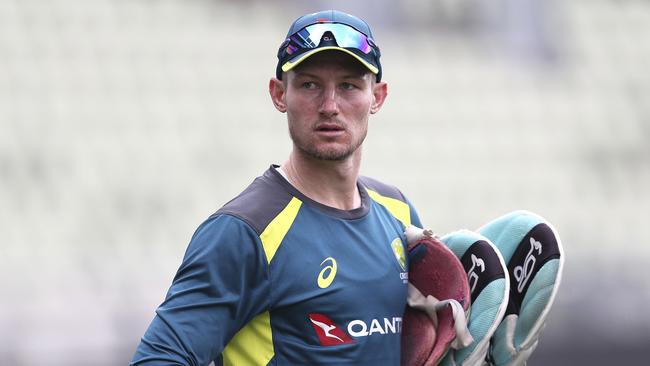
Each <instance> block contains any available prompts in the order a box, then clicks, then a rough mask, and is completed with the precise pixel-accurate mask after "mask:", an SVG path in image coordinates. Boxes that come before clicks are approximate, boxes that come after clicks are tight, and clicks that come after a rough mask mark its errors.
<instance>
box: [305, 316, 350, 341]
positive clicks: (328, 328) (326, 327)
mask: <svg viewBox="0 0 650 366" xmlns="http://www.w3.org/2000/svg"><path fill="white" fill-rule="evenodd" d="M309 320H311V322H312V323H314V324H315V325H316V326H317V327H319V328H320V329H322V330H323V334H324V336H325V337H327V338H334V339H338V340H339V341H340V342H341V343H343V342H344V341H343V340H342V339H341V338H339V337H337V336H335V335H334V334H332V333H330V332H331V331H333V330H334V329H336V325H329V324H325V323H323V322H319V321H318V320H314V319H312V318H309Z"/></svg>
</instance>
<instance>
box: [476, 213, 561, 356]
mask: <svg viewBox="0 0 650 366" xmlns="http://www.w3.org/2000/svg"><path fill="white" fill-rule="evenodd" d="M478 231H479V232H480V233H481V234H482V235H484V236H485V237H487V238H489V239H490V240H491V241H492V242H493V243H494V245H495V246H496V247H497V248H498V249H499V251H500V252H501V254H502V256H503V259H504V260H505V262H506V263H507V267H508V273H509V277H510V298H509V301H508V307H507V309H506V315H505V317H504V319H503V321H502V322H501V324H500V325H499V327H498V328H497V330H496V332H495V333H494V336H493V337H492V345H491V347H490V357H489V359H490V362H491V363H492V364H494V365H497V366H504V365H506V366H518V365H525V363H526V360H527V359H528V358H529V357H530V355H531V354H532V352H533V351H534V350H535V348H536V347H537V343H538V340H539V336H540V334H541V332H542V330H543V328H544V323H545V321H546V318H547V316H548V313H549V310H550V308H551V306H552V305H553V301H554V299H555V296H556V294H557V291H558V288H559V286H560V280H561V278H562V269H563V267H564V253H563V249H562V244H561V241H560V237H559V236H558V234H557V231H556V230H555V229H554V228H553V226H552V225H551V224H550V223H549V222H548V221H546V220H545V219H544V218H542V217H540V216H538V215H535V214H533V213H531V212H527V211H516V212H512V213H510V214H507V215H505V216H502V217H499V218H497V219H496V220H494V221H492V222H490V223H488V224H486V225H485V226H483V227H481V228H480V229H479V230H478Z"/></svg>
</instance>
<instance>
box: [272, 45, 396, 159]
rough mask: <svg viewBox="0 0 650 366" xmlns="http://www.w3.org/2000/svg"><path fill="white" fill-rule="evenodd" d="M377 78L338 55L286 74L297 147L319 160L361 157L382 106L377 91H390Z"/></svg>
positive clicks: (317, 59)
mask: <svg viewBox="0 0 650 366" xmlns="http://www.w3.org/2000/svg"><path fill="white" fill-rule="evenodd" d="M374 78H375V76H374V75H373V74H371V73H370V72H368V70H367V69H366V68H364V67H363V66H362V65H361V64H360V63H359V62H358V61H356V60H355V59H354V58H352V57H351V56H349V55H347V54H345V53H343V52H339V51H323V52H320V53H317V54H315V55H313V56H311V57H309V58H308V59H307V60H305V61H304V62H303V63H301V64H300V65H299V66H297V67H296V68H295V69H293V70H290V71H289V72H288V73H286V74H285V77H284V78H283V79H284V81H283V82H282V87H283V88H284V91H283V95H282V98H281V99H282V101H283V102H284V109H285V110H284V111H286V112H287V119H288V122H289V133H290V135H291V139H292V140H293V143H294V147H295V148H296V149H298V150H299V151H300V152H301V153H303V154H305V155H307V156H308V157H311V158H316V159H319V160H337V161H338V160H344V159H346V158H348V157H350V156H351V155H352V154H353V153H355V152H356V151H358V150H359V148H360V146H361V144H362V143H363V140H364V139H365V137H366V134H367V131H368V117H369V116H370V114H371V113H375V112H376V111H377V110H378V109H379V106H380V103H377V99H378V98H377V90H376V88H377V87H380V89H381V90H383V91H384V93H385V90H386V87H385V84H384V83H380V84H378V83H375V82H374ZM382 86H383V87H382ZM384 96H385V95H384ZM380 99H381V101H382V102H383V97H381V98H380ZM274 101H275V99H274ZM276 107H277V104H276Z"/></svg>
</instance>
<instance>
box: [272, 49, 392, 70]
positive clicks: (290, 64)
mask: <svg viewBox="0 0 650 366" xmlns="http://www.w3.org/2000/svg"><path fill="white" fill-rule="evenodd" d="M327 50H337V51H342V52H345V53H347V54H348V55H350V56H352V57H354V58H355V59H357V60H358V61H359V62H361V63H362V64H363V65H364V66H365V67H366V68H368V70H370V72H372V73H373V74H375V75H376V74H377V73H379V69H378V68H377V67H376V66H374V65H373V64H371V63H369V62H368V61H366V60H364V59H362V58H361V57H359V55H357V54H355V53H354V52H352V51H350V50H347V49H345V48H341V47H336V46H328V47H320V48H315V49H313V50H311V51H308V52H305V53H303V54H302V55H300V56H299V57H297V58H296V59H294V60H291V61H287V62H285V63H284V65H282V71H283V72H287V71H289V70H291V69H293V68H294V67H296V66H298V65H299V64H300V63H301V62H303V61H305V60H306V59H307V58H308V57H309V56H311V55H314V54H316V53H318V52H321V51H327Z"/></svg>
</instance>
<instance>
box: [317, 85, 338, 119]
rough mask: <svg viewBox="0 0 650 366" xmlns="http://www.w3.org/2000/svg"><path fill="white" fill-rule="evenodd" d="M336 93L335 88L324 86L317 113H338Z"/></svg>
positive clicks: (329, 114)
mask: <svg viewBox="0 0 650 366" xmlns="http://www.w3.org/2000/svg"><path fill="white" fill-rule="evenodd" d="M338 97H339V96H338V94H337V93H336V88H333V87H331V88H329V87H328V88H325V89H324V90H323V94H322V98H321V103H320V107H319V109H318V113H320V114H322V115H324V116H326V117H331V116H335V115H337V114H338V113H339V103H338Z"/></svg>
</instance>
